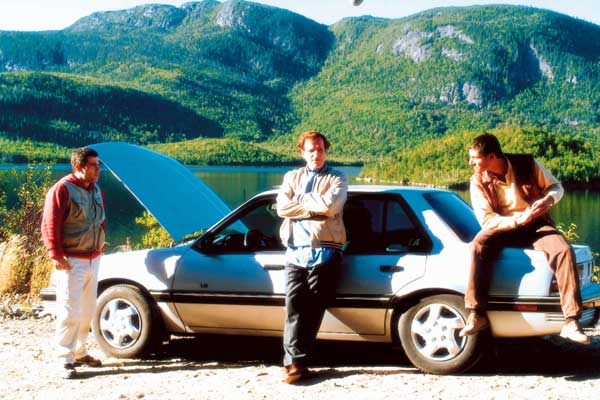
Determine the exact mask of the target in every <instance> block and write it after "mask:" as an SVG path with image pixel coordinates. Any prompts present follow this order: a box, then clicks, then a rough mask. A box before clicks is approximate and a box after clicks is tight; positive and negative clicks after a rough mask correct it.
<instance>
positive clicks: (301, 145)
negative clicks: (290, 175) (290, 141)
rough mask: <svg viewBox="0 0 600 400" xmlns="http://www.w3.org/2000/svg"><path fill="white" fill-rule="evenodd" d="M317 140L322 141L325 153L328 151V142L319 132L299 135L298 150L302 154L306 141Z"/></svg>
mask: <svg viewBox="0 0 600 400" xmlns="http://www.w3.org/2000/svg"><path fill="white" fill-rule="evenodd" d="M319 138H321V139H323V145H325V151H329V140H327V138H326V137H325V135H323V134H322V133H321V132H316V131H308V132H304V133H303V134H302V135H300V139H298V150H300V152H301V153H302V152H303V151H304V142H306V141H307V140H309V139H310V140H318V139H319Z"/></svg>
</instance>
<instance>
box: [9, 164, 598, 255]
mask: <svg viewBox="0 0 600 400" xmlns="http://www.w3.org/2000/svg"><path fill="white" fill-rule="evenodd" d="M13 168H15V167H13V166H0V181H2V180H3V179H4V180H6V179H9V178H8V176H9V175H10V174H9V172H10V169H13ZM16 168H19V169H22V168H23V167H16ZM290 169H291V168H290V167H193V168H191V170H192V171H193V172H194V174H195V175H196V176H197V177H198V178H200V179H202V180H203V181H204V182H205V183H206V184H207V185H208V186H210V187H211V188H212V189H213V190H214V191H215V192H216V193H217V194H218V195H219V196H220V197H221V198H222V199H223V201H225V203H226V204H227V205H229V206H230V207H231V208H232V209H233V208H235V207H237V206H238V205H240V204H241V203H242V202H244V201H245V200H248V199H249V198H250V197H252V196H254V195H255V194H257V193H260V192H262V191H264V190H267V189H272V188H275V187H276V186H278V185H279V184H281V180H282V179H283V175H284V174H285V172H287V171H289V170H290ZM341 169H342V170H344V171H345V172H346V173H347V174H348V176H349V178H350V183H351V184H360V183H361V182H359V181H357V179H356V177H357V176H358V174H359V172H360V168H354V167H349V168H345V167H344V168H341ZM69 170H70V167H68V166H57V167H56V170H55V171H54V175H55V177H56V179H58V178H59V177H60V176H62V175H65V174H66V173H68V172H69ZM99 184H100V185H101V187H102V188H103V189H104V191H105V193H106V198H107V218H108V224H107V241H108V242H109V243H110V244H111V247H114V246H118V245H121V244H123V243H125V238H126V237H129V238H130V239H131V240H132V241H133V242H136V241H137V240H139V238H140V237H141V235H142V233H143V229H144V228H143V227H141V226H140V225H137V224H135V221H134V220H135V217H137V216H140V215H141V214H142V213H143V211H144V209H143V208H142V206H141V205H140V204H139V203H138V202H137V200H135V199H134V198H133V196H131V195H130V194H129V192H128V191H127V190H126V189H125V188H124V187H123V186H122V184H121V183H120V182H118V181H117V180H116V179H115V178H114V177H113V176H112V175H111V174H110V173H109V172H108V171H106V170H104V169H103V170H102V174H101V178H100V182H99ZM156 187H157V190H160V182H156ZM456 192H457V193H458V194H459V195H460V196H461V197H463V198H464V199H465V200H467V201H469V192H468V190H459V191H456ZM552 214H553V217H554V219H555V221H556V222H557V223H562V224H563V226H567V225H568V224H569V223H575V224H576V225H577V226H578V230H577V232H578V234H579V237H580V239H579V240H578V242H579V243H586V244H588V245H590V246H591V248H592V250H593V251H595V252H598V251H600V192H598V191H593V190H580V191H568V192H567V193H566V194H565V196H564V197H563V199H562V200H561V201H560V202H559V203H558V204H557V205H556V206H555V207H553V209H552Z"/></svg>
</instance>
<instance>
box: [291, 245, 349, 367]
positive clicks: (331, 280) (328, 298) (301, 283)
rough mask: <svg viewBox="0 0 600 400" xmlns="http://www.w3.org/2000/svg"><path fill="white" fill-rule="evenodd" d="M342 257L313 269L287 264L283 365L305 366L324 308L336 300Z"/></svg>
mask: <svg viewBox="0 0 600 400" xmlns="http://www.w3.org/2000/svg"><path fill="white" fill-rule="evenodd" d="M341 260H342V257H341V254H339V253H337V252H336V253H335V254H334V255H333V257H331V259H329V260H328V261H327V262H325V263H323V264H318V265H315V266H313V267H312V268H302V267H298V266H294V265H290V264H288V265H286V267H285V270H286V275H287V285H286V293H285V315H286V316H285V327H284V330H283V350H284V356H283V365H285V366H288V365H290V364H292V363H294V364H296V365H300V366H306V365H307V364H308V356H309V354H310V351H311V348H312V346H313V344H314V342H315V338H316V336H317V333H318V332H319V328H320V326H321V321H322V320H323V315H324V314H325V309H326V308H327V306H328V305H329V304H331V302H332V301H333V299H334V298H335V289H336V285H337V281H338V278H339V273H340V267H341Z"/></svg>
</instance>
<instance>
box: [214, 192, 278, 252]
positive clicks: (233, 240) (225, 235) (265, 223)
mask: <svg viewBox="0 0 600 400" xmlns="http://www.w3.org/2000/svg"><path fill="white" fill-rule="evenodd" d="M280 226H281V219H280V218H279V217H278V215H277V208H276V204H275V201H274V200H272V199H265V200H263V201H259V202H257V203H255V204H253V205H252V206H251V207H249V208H246V209H244V210H242V211H241V212H240V213H239V214H238V215H237V216H236V218H235V219H232V220H230V221H228V222H227V223H226V224H225V225H223V226H221V227H219V229H217V230H216V231H214V232H213V234H212V237H211V241H210V243H209V244H208V245H209V247H210V248H211V250H212V251H221V252H254V251H269V250H282V249H283V245H282V244H281V240H280V238H279V227H280Z"/></svg>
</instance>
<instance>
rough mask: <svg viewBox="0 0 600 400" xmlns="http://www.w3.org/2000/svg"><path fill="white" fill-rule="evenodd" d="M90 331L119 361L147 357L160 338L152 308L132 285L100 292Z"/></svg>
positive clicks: (117, 286)
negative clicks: (91, 330) (120, 359)
mask: <svg viewBox="0 0 600 400" xmlns="http://www.w3.org/2000/svg"><path fill="white" fill-rule="evenodd" d="M92 329H93V332H94V336H95V338H96V342H98V345H99V346H100V348H101V349H102V351H103V352H104V353H106V354H107V355H110V356H112V357H118V358H134V357H139V356H141V355H143V354H146V353H148V352H149V351H150V350H151V349H152V348H154V346H155V345H156V344H157V343H159V342H160V341H161V339H162V324H161V321H160V318H159V317H158V315H157V312H155V307H153V304H152V303H151V302H150V301H149V300H148V299H147V298H146V297H144V295H143V294H142V292H141V291H140V290H139V289H138V288H136V287H135V286H131V285H115V286H111V287H109V288H108V289H106V290H105V291H104V292H102V294H101V295H100V296H99V297H98V301H97V306H96V312H95V315H94V319H93V320H92Z"/></svg>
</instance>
